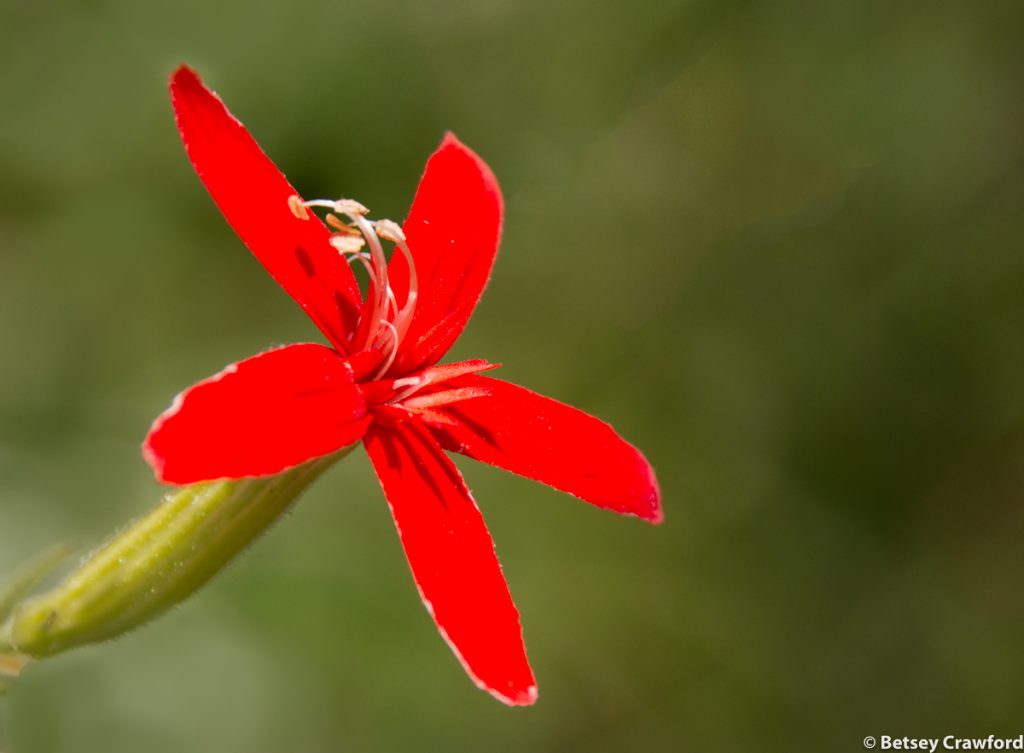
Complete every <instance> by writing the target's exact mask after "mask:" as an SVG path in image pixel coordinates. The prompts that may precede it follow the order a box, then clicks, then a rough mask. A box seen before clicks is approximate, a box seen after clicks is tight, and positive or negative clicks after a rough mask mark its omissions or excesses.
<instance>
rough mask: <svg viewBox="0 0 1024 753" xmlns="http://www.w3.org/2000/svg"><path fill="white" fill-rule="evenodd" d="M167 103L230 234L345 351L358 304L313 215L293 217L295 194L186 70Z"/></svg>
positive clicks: (174, 80) (352, 283)
mask: <svg viewBox="0 0 1024 753" xmlns="http://www.w3.org/2000/svg"><path fill="white" fill-rule="evenodd" d="M171 103H172V104H173V105H174V114H175V117H176V119H177V122H178V131H179V132H180V133H181V140H182V142H184V144H185V149H186V151H187V152H188V156H189V159H190V160H191V161H192V166H193V167H195V170H196V173H198V175H199V177H200V179H201V180H202V181H203V184H204V185H205V186H206V190H207V191H209V192H210V195H211V196H212V197H213V200H214V201H215V202H216V203H217V206H218V207H219V208H220V211H221V212H222V213H223V214H224V217H225V218H226V219H227V221H228V222H229V223H230V224H231V227H233V228H234V229H235V232H236V233H238V236H239V237H240V238H241V239H242V241H243V242H244V243H245V245H246V246H248V247H249V250H250V251H252V253H253V254H254V255H255V256H256V258H257V259H259V260H260V262H261V263H262V264H263V266H264V267H265V268H266V270H267V272H269V273H270V275H271V276H272V277H273V278H274V279H275V280H276V281H277V282H278V284H279V285H280V286H281V287H282V288H284V289H285V291H287V293H288V295H290V296H291V297H292V298H294V299H295V300H296V301H298V303H299V305H300V306H302V308H303V309H304V310H305V312H306V313H307V314H308V315H309V317H310V318H311V319H312V320H313V321H314V322H315V323H316V326H317V327H319V328H320V329H321V331H322V332H323V333H324V334H325V335H326V336H327V338H328V339H329V340H330V341H331V342H332V343H333V344H334V346H335V347H336V348H338V349H339V350H340V351H341V352H343V353H345V352H347V347H348V341H347V335H348V333H349V332H351V331H352V330H353V329H354V328H355V323H356V318H357V317H358V315H359V307H360V305H361V300H362V299H361V296H360V293H359V287H358V286H357V284H356V280H355V277H354V276H353V275H352V270H351V269H350V268H349V266H348V263H347V262H346V261H345V260H344V259H343V258H342V257H341V255H340V254H339V253H338V252H337V251H336V250H335V249H334V248H333V247H332V246H331V245H330V244H329V242H328V239H329V238H330V232H329V231H328V230H327V228H326V227H325V226H324V224H323V223H322V222H321V221H320V220H319V219H318V218H317V217H316V216H315V215H313V213H312V212H309V217H308V219H300V218H298V217H296V216H295V215H294V214H293V213H292V211H291V209H290V208H289V206H288V198H289V197H290V196H296V195H298V192H297V191H296V190H295V189H294V188H292V186H291V184H290V183H289V182H288V180H287V179H286V178H285V177H284V175H282V174H281V172H280V171H279V170H278V169H277V168H276V167H275V166H274V163H273V162H271V161H270V158H268V157H267V155H265V154H264V153H263V151H262V150H261V149H260V147H259V145H258V144H257V143H256V142H255V141H254V140H253V138H252V136H250V135H249V132H248V131H246V130H245V127H244V126H243V125H242V124H241V123H239V122H238V120H236V119H235V117H234V116H233V115H232V114H231V113H230V112H228V110H227V108H225V107H224V103H223V102H221V101H220V99H219V98H218V97H217V95H216V94H214V93H213V92H211V91H210V90H209V89H207V88H206V87H205V86H204V85H203V82H202V81H201V80H200V79H199V76H197V75H196V73H195V71H193V70H192V69H191V68H188V67H186V66H181V67H180V68H178V70H177V71H175V72H174V75H173V76H172V77H171Z"/></svg>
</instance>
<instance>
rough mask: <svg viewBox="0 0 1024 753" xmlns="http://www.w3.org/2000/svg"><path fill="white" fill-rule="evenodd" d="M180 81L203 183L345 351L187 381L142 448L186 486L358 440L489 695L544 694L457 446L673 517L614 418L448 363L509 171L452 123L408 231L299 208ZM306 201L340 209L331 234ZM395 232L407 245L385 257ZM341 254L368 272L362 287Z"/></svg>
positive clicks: (205, 100)
mask: <svg viewBox="0 0 1024 753" xmlns="http://www.w3.org/2000/svg"><path fill="white" fill-rule="evenodd" d="M170 89H171V100H172V102H173V105H174V112H175V115H176V117H177V124H178V130H179V131H180V133H181V138H182V141H183V142H184V144H185V148H186V150H187V151H188V156H189V159H190V160H191V161H192V164H193V166H194V167H195V170H196V172H197V173H198V174H199V177H200V179H201V180H202V181H203V183H204V185H205V186H206V188H207V190H208V191H209V192H210V194H211V195H212V196H213V199H214V201H215V202H216V203H217V206H218V207H219V208H220V210H221V212H222V213H223V214H224V216H225V218H227V220H228V222H229V223H230V224H231V226H232V227H233V228H234V229H235V231H236V232H237V233H238V235H239V236H240V237H241V239H242V241H243V242H244V243H245V244H246V245H247V246H248V247H249V249H250V250H251V251H252V253H253V254H254V255H255V256H256V258H257V259H259V260H260V262H261V263H262V264H263V266H264V267H265V268H266V269H267V271H268V272H269V273H270V274H271V276H272V277H273V278H274V279H275V280H277V282H278V283H279V284H280V285H281V287H283V288H284V289H285V291H287V292H288V294H289V295H291V296H292V297H293V298H294V299H295V300H296V301H297V302H298V303H299V305H300V306H302V308H303V309H304V310H305V311H306V313H307V314H308V315H309V317H310V318H311V319H312V320H313V322H314V323H315V324H316V325H317V326H318V327H319V328H320V330H321V331H322V332H323V334H324V335H325V336H326V337H327V339H328V341H330V344H331V346H330V347H328V346H324V345H318V344H313V343H305V344H300V345H288V346H284V347H281V348H277V349H275V350H271V351H268V352H266V353H262V354H260V355H256V356H253V357H252V358H248V359H246V360H244V361H240V362H239V363H235V364H232V365H230V366H228V367H227V368H226V369H224V370H223V371H221V372H220V373H219V374H216V375H215V376H213V377H210V378H209V379H206V380H204V381H202V382H200V383H198V384H196V385H195V386H193V387H191V388H190V389H188V390H186V391H185V392H183V393H181V394H180V395H179V396H178V397H177V398H176V399H175V401H174V404H173V405H172V406H171V407H170V408H169V409H168V410H167V411H166V412H164V413H163V414H162V415H161V416H160V417H159V418H158V419H157V420H156V422H155V423H154V424H153V427H152V428H151V430H150V432H149V435H148V437H147V438H146V441H145V445H144V447H143V450H144V453H145V456H146V460H147V461H148V462H149V463H150V465H151V466H152V467H153V469H154V471H155V472H156V475H157V477H158V478H159V479H160V480H161V481H164V482H168V483H173V484H190V483H194V482H199V481H206V480H211V479H219V478H232V479H234V478H241V477H246V476H262V475H268V474H273V473H277V472H279V471H281V470H283V469H285V468H288V467H291V466H294V465H297V464H299V463H303V462H305V461H307V460H310V459H312V458H315V457H318V456H322V455H325V454H328V453H332V452H334V451H336V450H339V449H341V448H343V447H345V446H347V445H349V444H352V443H353V442H356V441H358V440H360V439H361V440H363V444H364V446H365V447H366V451H367V452H368V453H369V456H370V460H371V461H372V462H373V466H374V468H375V469H376V471H377V475H378V477H379V478H380V483H381V486H382V487H383V489H384V494H385V496H386V497H387V500H388V503H389V505H390V507H391V512H392V515H393V516H394V519H395V524H396V526H397V527H398V532H399V535H400V537H401V540H402V545H403V546H404V548H405V552H406V555H407V557H408V559H409V565H410V567H411V569H412V573H413V577H414V578H415V580H416V584H417V586H418V587H419V590H420V595H421V597H422V599H423V603H424V604H425V605H426V607H427V611H428V612H430V615H431V616H432V617H433V618H434V620H435V621H436V623H437V627H438V629H439V630H440V632H441V635H442V636H443V637H444V638H445V640H446V641H447V642H448V644H449V645H450V646H451V648H452V650H453V651H454V652H455V654H456V656H458V658H459V659H460V661H461V662H462V664H463V666H464V667H465V669H466V671H467V672H468V673H469V674H470V676H471V677H472V678H473V679H474V681H475V682H476V683H477V685H479V686H480V687H481V688H483V689H485V690H488V691H489V692H490V693H491V694H493V695H494V696H495V697H497V698H498V699H500V700H502V701H504V702H505V703H509V704H530V703H533V701H534V700H535V699H536V696H537V691H536V685H535V683H534V679H533V673H532V671H531V670H530V666H529V664H528V663H527V659H526V653H525V650H524V648H523V641H522V630H521V628H520V625H519V615H518V612H517V611H516V608H515V605H514V604H513V603H512V599H511V597H510V595H509V592H508V587H507V586H506V584H505V579H504V577H503V576H502V573H501V567H500V566H499V564H498V560H497V558H496V557H495V554H494V545H493V543H492V541H491V537H490V534H489V533H488V532H487V528H486V527H485V526H484V522H483V519H482V518H481V516H480V512H479V510H478V509H477V506H476V503H475V502H474V501H473V498H472V496H470V493H469V490H468V489H467V488H466V484H465V482H464V481H463V479H462V476H461V475H460V474H459V472H458V470H457V469H456V467H455V465H454V464H453V463H452V461H451V460H450V459H449V458H448V456H447V455H446V454H445V451H448V452H457V453H460V454H463V455H468V456H469V457H471V458H475V459H477V460H481V461H483V462H485V463H490V464H492V465H496V466H498V467H501V468H505V469H506V470H509V471H512V472H513V473H518V474H520V475H523V476H527V477H529V478H532V479H536V480H537V481H541V482H543V483H545V484H549V485H551V486H553V487H555V488H557V489H561V490H562V491H565V492H568V493H570V494H574V495H576V496H577V497H580V498H581V499H583V500H585V501H587V502H590V503H591V504H594V505H597V506H599V507H605V508H608V509H610V510H614V511H615V512H619V513H625V514H631V515H636V516H639V517H641V518H644V519H645V520H648V521H651V522H653V523H657V522H660V521H661V515H662V513H661V503H660V494H659V491H658V486H657V482H656V480H655V477H654V472H653V471H652V469H651V467H650V466H649V465H648V463H647V461H646V460H645V459H644V457H643V456H642V455H641V454H640V452H639V451H637V450H636V448H634V447H633V446H632V445H630V444H628V443H627V442H626V441H625V440H623V439H622V438H621V437H619V435H618V434H616V433H615V431H614V430H613V429H612V428H611V427H610V426H608V424H606V423H604V422H602V421H599V420H598V419H596V418H593V417H592V416H589V415H587V414H585V413H583V412H581V411H578V410H576V409H575V408H572V407H570V406H568V405H564V404H562V403H559V402H556V401H554V400H551V399H550V398H546V397H542V396H541V395H537V394H535V393H533V392H530V391H529V390H526V389H523V388H522V387H518V386H516V385H514V384H510V383H508V382H504V381H501V380H498V379H493V378H490V377H486V376H481V375H480V374H481V372H483V371H487V370H489V369H492V368H495V365H494V364H489V363H487V362H486V361H482V360H477V361H464V362H461V363H452V364H447V365H437V362H438V360H439V359H441V358H442V357H443V356H444V354H445V352H446V351H447V350H448V349H449V347H450V346H451V345H452V343H453V342H454V341H455V340H456V338H457V337H458V336H459V334H460V333H461V331H462V329H463V327H464V326H465V325H466V322H467V321H468V320H469V317H470V315H471V314H472V311H473V307H474V306H475V305H476V302H477V300H478V299H479V297H480V294H481V293H482V292H483V289H484V286H485V285H486V283H487V280H488V277H489V276H490V271H491V264H492V263H493V261H494V257H495V254H496V252H497V247H498V238H499V236H500V233H501V220H502V199H501V193H500V191H499V188H498V183H497V181H496V180H495V178H494V175H493V174H492V173H491V171H490V169H489V168H488V167H487V165H485V164H484V163H483V161H482V160H481V159H480V158H479V157H477V155H476V154H474V153H473V152H472V151H471V150H469V149H468V148H467V147H465V146H463V145H462V144H461V143H460V142H459V141H458V139H456V138H455V137H454V136H453V135H451V134H448V135H447V136H445V139H444V141H443V142H442V144H441V146H440V148H439V149H438V150H437V151H436V152H435V153H434V154H433V155H432V156H431V157H430V160H429V161H428V162H427V167H426V171H425V173H424V175H423V178H422V180H421V181H420V185H419V188H418V190H417V192H416V198H415V200H414V201H413V205H412V209H411V210H410V212H409V218H408V219H407V220H406V221H405V224H404V225H403V226H402V227H401V228H399V227H398V226H397V225H395V224H394V223H389V222H387V221H382V222H378V223H371V222H369V221H368V220H367V219H366V218H365V217H364V215H365V213H366V210H365V209H364V208H363V207H361V206H360V205H358V204H357V203H355V202H351V201H338V202H333V201H330V202H329V201H314V202H302V200H301V199H299V197H298V194H297V192H296V191H295V189H294V188H292V186H291V185H290V184H289V183H288V181H287V180H286V179H285V177H284V176H283V175H282V174H281V173H280V172H279V171H278V170H277V168H276V167H275V166H274V164H273V163H272V162H271V161H270V159H268V158H267V156H266V155H265V154H264V153H263V152H262V151H261V150H260V148H259V146H258V145H257V144H256V142H255V141H254V140H253V139H252V137H251V136H250V135H249V133H248V132H247V131H246V130H245V128H244V127H243V126H242V124H241V123H239V122H238V121H237V120H236V119H235V118H234V117H233V116H232V115H231V114H230V113H229V112H228V111H227V109H226V108H225V107H224V105H223V103H222V102H221V101H220V99H219V98H218V97H217V96H216V95H215V94H213V93H212V92H210V91H209V90H208V89H206V88H205V87H204V85H203V83H202V82H201V81H200V79H199V77H198V76H197V75H196V73H195V72H194V71H192V70H191V69H189V68H187V67H185V66H182V67H181V68H179V69H178V70H177V71H176V72H175V73H174V75H173V76H172V77H171V83H170ZM310 206H316V207H325V208H327V209H329V210H331V214H330V215H329V216H328V217H327V220H328V224H329V225H330V226H331V228H333V229H334V230H335V232H334V233H332V232H331V230H330V229H329V228H328V227H327V226H325V225H324V223H323V222H321V220H320V219H319V218H318V217H317V216H316V215H314V214H313V213H312V212H311V211H309V207H310ZM342 218H347V220H345V221H343V220H342ZM381 238H384V239H386V240H389V241H391V242H393V243H394V244H395V245H396V246H397V248H398V249H399V250H400V251H401V253H395V255H394V258H393V259H392V260H391V262H390V264H388V263H387V262H386V260H385V257H384V253H383V249H382V246H381V243H380V239H381ZM364 243H365V244H366V245H367V247H368V249H369V253H364V252H362V251H361V250H360V248H361V246H362V245H363V244H364ZM346 256H348V257H350V258H351V259H352V260H355V261H359V262H361V263H362V264H363V265H364V266H365V267H366V268H367V270H368V273H369V283H368V286H367V287H368V290H367V293H366V295H365V296H364V295H363V294H362V293H361V292H360V288H359V285H358V284H357V282H356V278H355V276H354V275H353V273H352V270H351V269H350V267H349V262H348V260H347V259H346Z"/></svg>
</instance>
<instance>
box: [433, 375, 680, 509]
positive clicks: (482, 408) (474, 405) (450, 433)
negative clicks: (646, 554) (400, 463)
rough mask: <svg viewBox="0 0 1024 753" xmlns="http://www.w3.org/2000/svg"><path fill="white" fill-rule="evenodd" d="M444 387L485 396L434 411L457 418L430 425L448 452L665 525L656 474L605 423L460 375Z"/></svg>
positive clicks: (524, 391)
mask: <svg viewBox="0 0 1024 753" xmlns="http://www.w3.org/2000/svg"><path fill="white" fill-rule="evenodd" d="M447 384H448V386H450V387H452V388H463V389H464V388H470V387H472V388H483V389H485V390H487V391H488V392H489V393H490V394H488V395H486V396H484V397H476V398H474V399H472V400H466V401H464V402H460V403H455V404H453V405H450V406H446V407H443V408H439V409H438V410H439V412H442V413H444V414H445V415H446V416H449V417H450V418H452V419H454V423H453V424H447V423H431V424H430V426H431V430H432V432H433V434H434V436H435V437H437V440H438V441H439V442H440V443H441V445H442V446H443V447H444V448H445V449H446V450H451V451H453V452H459V453H462V454H463V455H467V456H469V457H471V458H474V459H476V460H480V461H482V462H484V463H489V464H491V465H496V466H498V467H499V468H504V469H505V470H508V471H512V472H513V473H517V474H519V475H520V476H526V477H527V478H532V479H534V480H536V481H540V482H542V483H545V484H548V485H549V486H553V487H555V488H556V489H561V490H562V491H564V492H568V493H569V494H572V495H574V496H576V497H579V498H580V499H583V500H585V501H587V502H590V503H591V504H593V505H597V506H598V507H604V508H607V509H609V510H614V511H615V512H618V513H625V514H630V515H636V516H638V517H640V518H643V519H644V520H647V521H649V522H651V523H660V522H661V521H662V518H663V514H662V510H661V491H660V490H659V488H658V481H657V479H656V478H655V476H654V469H653V468H651V465H650V464H649V463H648V462H647V459H646V458H644V456H643V455H642V454H641V453H640V451H639V450H637V449H636V448H635V447H634V446H633V445H631V444H629V443H628V442H627V441H626V440H624V439H623V438H622V437H620V436H619V435H618V434H617V433H616V432H615V430H614V429H613V428H612V427H611V426H609V425H608V424H606V423H605V422H604V421H601V420H600V419H597V418H594V417H593V416H591V415H588V414H586V413H584V412H583V411H581V410H577V409H576V408H573V407H572V406H570V405H566V404H565V403H560V402H558V401H557V400H552V399H551V398H549V397H544V396H543V395H538V394H537V393H536V392H531V391H530V390H527V389H524V388H523V387H519V386H517V385H514V384H510V383H509V382H505V381H502V380H500V379H492V378H490V377H483V376H464V377H459V378H457V379H453V380H452V381H450V382H448V383H447ZM423 419H424V420H429V418H428V417H426V416H424V417H423Z"/></svg>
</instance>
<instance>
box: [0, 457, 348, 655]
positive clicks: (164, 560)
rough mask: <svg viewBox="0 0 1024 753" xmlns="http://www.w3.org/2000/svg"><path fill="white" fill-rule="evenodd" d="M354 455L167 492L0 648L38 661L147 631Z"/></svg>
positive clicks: (33, 603)
mask: <svg viewBox="0 0 1024 753" xmlns="http://www.w3.org/2000/svg"><path fill="white" fill-rule="evenodd" d="M351 449H352V448H351V447H348V448H345V449H343V450H341V451H339V452H336V453H334V454H333V455H328V456H325V457H323V458H318V459H316V460H312V461H309V462H308V463H304V464H303V465H300V466H297V467H295V468H292V469H289V470H287V471H284V472H282V473H279V474H277V475H276V476H267V477H261V478H249V479H240V480H228V481H212V482H206V483H201V484H193V485H191V486H185V487H182V488H179V489H175V490H174V491H171V492H169V493H168V494H167V495H165V497H164V500H163V502H162V503H161V504H160V505H159V506H158V507H157V508H156V509H154V510H153V511H152V512H150V513H149V514H148V515H146V516H144V517H142V518H140V519H139V520H137V521H135V522H134V523H132V524H130V525H129V526H128V527H127V528H125V529H124V530H122V531H121V532H120V533H118V534H116V535H115V536H114V537H113V538H111V539H110V540H109V541H108V542H107V543H105V544H104V545H102V546H101V547H100V548H99V549H97V550H96V551H95V552H93V553H92V554H91V555H89V556H88V557H87V558H86V559H85V560H84V561H83V562H82V563H81V564H80V565H79V566H78V567H77V568H76V569H75V570H74V571H72V572H71V573H70V574H69V575H68V576H67V577H66V578H65V579H64V580H63V581H62V582H61V583H59V584H58V585H57V586H56V587H55V588H54V589H53V590H51V591H49V592H47V593H44V594H41V595H39V596H36V597H33V598H31V599H28V600H26V601H24V602H22V603H21V604H19V605H18V606H17V607H15V608H14V610H13V613H12V615H11V619H10V621H9V623H8V625H7V626H6V631H4V630H0V643H3V642H4V641H5V639H6V642H7V644H8V645H9V648H10V649H13V651H14V652H17V653H20V654H24V655H27V656H31V657H36V658H39V657H44V656H51V655H53V654H57V653H60V652H62V651H66V650H68V649H70V648H74V647H75V646H81V645H85V644H89V643H97V642H100V641H105V640H107V639H109V638H114V637H116V636H118V635H121V634H123V633H125V632H127V631H129V630H133V629H134V628H137V627H139V626H140V625H143V624H145V623H146V622H149V621H150V620H152V619H153V618H154V617H157V616H159V615H160V614H162V613H163V612H165V611H166V610H167V609H169V608H170V607H172V606H174V605H175V604H178V603H180V602H181V601H183V600H184V599H186V598H187V597H188V596H190V595H191V594H193V593H195V592H196V591H197V590H198V589H199V588H201V587H202V586H203V585H204V584H205V583H207V581H209V580H210V578H212V577H213V576H214V575H216V574H217V573H218V572H220V571H221V570H222V569H223V568H224V566H225V565H227V564H228V563H229V562H231V560H232V559H234V557H235V556H236V555H237V554H238V553H239V552H241V551H242V550H243V549H245V547H246V546H247V545H248V544H249V542H251V541H252V540H253V539H255V538H256V537H258V536H259V535H260V534H262V533H263V532H264V531H265V530H267V528H269V527H270V525H271V524H272V523H273V522H274V521H276V520H277V519H278V518H279V517H280V516H281V514H282V513H283V512H284V511H285V510H287V509H288V508H289V507H290V506H291V504H292V503H293V502H294V501H295V499H296V498H297V497H298V496H299V495H300V494H301V493H302V492H303V491H304V490H305V489H306V487H307V486H309V484H310V483H312V482H313V481H314V480H315V479H316V478H318V477H319V476H320V474H322V473H323V472H324V471H325V470H327V469H328V468H329V467H330V466H331V465H333V464H334V463H336V462H337V461H338V460H340V459H341V458H342V457H344V456H345V455H347V454H348V453H349V452H350V451H351ZM5 632H6V634H4V633H5ZM2 650H3V649H2V648H0V651H2Z"/></svg>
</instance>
